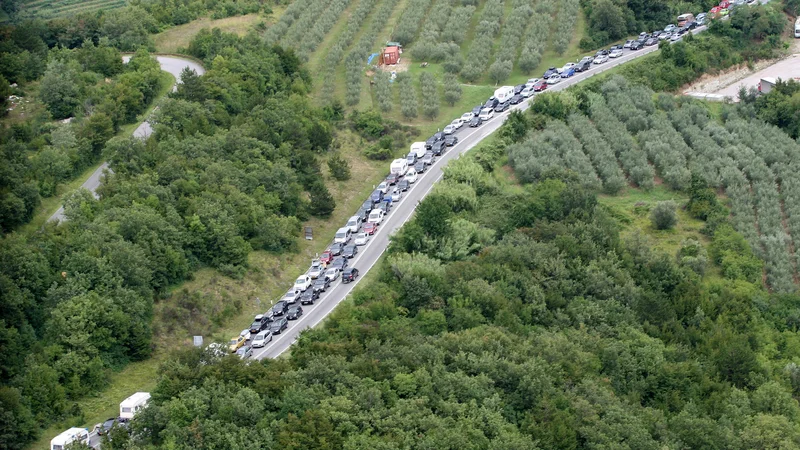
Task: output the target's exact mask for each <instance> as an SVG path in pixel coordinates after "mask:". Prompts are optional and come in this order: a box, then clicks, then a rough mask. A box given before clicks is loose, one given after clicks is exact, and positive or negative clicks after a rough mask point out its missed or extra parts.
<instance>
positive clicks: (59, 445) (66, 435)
mask: <svg viewBox="0 0 800 450" xmlns="http://www.w3.org/2000/svg"><path fill="white" fill-rule="evenodd" d="M74 443H81V444H86V445H89V430H87V429H86V428H77V427H73V428H70V429H69V430H67V431H65V432H63V433H61V434H59V435H58V436H56V437H54V438H53V439H51V440H50V450H64V449H65V448H67V446H68V445H69V444H74Z"/></svg>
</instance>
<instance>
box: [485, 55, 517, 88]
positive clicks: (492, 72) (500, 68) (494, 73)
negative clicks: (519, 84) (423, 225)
mask: <svg viewBox="0 0 800 450" xmlns="http://www.w3.org/2000/svg"><path fill="white" fill-rule="evenodd" d="M512 68H513V64H512V63H511V61H509V60H501V59H497V60H495V61H494V62H493V63H492V65H491V66H489V78H491V79H492V81H494V82H495V84H498V83H500V82H502V81H504V80H505V79H506V78H508V76H509V75H511V69H512Z"/></svg>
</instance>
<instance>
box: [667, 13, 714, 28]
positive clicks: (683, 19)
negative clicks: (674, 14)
mask: <svg viewBox="0 0 800 450" xmlns="http://www.w3.org/2000/svg"><path fill="white" fill-rule="evenodd" d="M697 17H700V14H698V15H697ZM703 17H705V16H703ZM676 22H677V24H678V26H679V27H682V26H684V25H686V24H687V23H689V22H694V14H692V13H686V14H681V15H680V16H678V20H677V21H676ZM667 27H669V25H667ZM665 30H666V28H665ZM667 31H672V30H667Z"/></svg>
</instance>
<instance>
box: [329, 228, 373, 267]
mask: <svg viewBox="0 0 800 450" xmlns="http://www.w3.org/2000/svg"><path fill="white" fill-rule="evenodd" d="M363 229H364V233H367V234H368V235H369V236H372V235H373V234H375V232H376V231H378V226H377V225H375V224H374V223H372V222H367V223H365V224H364V228H363ZM331 262H332V261H331Z"/></svg>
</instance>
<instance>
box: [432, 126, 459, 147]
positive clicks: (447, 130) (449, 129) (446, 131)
mask: <svg viewBox="0 0 800 450" xmlns="http://www.w3.org/2000/svg"><path fill="white" fill-rule="evenodd" d="M456 130H457V128H456V127H454V126H453V125H452V124H451V125H447V126H446V127H444V130H443V132H444V134H445V136H447V135H449V134H453V133H455V132H456ZM440 142H441V141H440ZM437 143H438V142H437ZM437 143H434V144H433V145H436V144H437Z"/></svg>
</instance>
